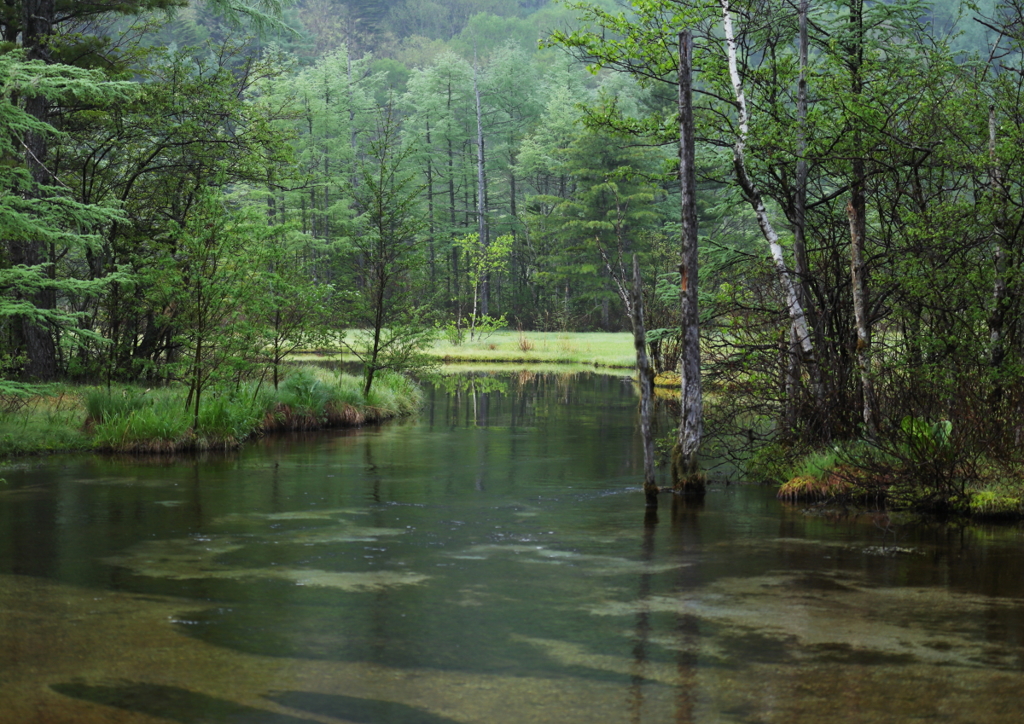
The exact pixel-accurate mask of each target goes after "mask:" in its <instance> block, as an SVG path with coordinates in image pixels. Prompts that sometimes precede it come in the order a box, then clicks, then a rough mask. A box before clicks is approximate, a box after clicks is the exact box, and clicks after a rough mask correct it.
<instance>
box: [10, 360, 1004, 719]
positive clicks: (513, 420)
mask: <svg viewBox="0 0 1024 724" xmlns="http://www.w3.org/2000/svg"><path fill="white" fill-rule="evenodd" d="M427 403H428V404H427V406H426V408H425V409H424V411H423V413H422V414H421V415H420V416H419V417H418V418H417V419H415V420H410V421H407V422H403V423H396V424H389V425H386V426H384V427H382V428H379V429H362V430H356V431H335V432H324V433H318V434H304V435H287V436H278V437H271V438H266V439H263V440H260V441H258V442H255V443H253V444H251V445H249V446H247V447H245V448H244V449H243V450H241V451H239V452H237V453H232V454H224V455H208V456H205V457H203V458H202V459H198V460H197V459H194V458H178V459H174V460H169V459H166V458H152V459H141V460H140V459H130V458H129V459H112V458H108V457H99V456H66V457H60V456H57V457H52V458H48V459H40V460H28V461H22V462H20V463H19V464H17V465H14V466H9V467H7V468H6V469H4V470H3V471H0V475H2V477H4V478H6V483H5V484H3V485H0V711H2V715H0V719H2V720H3V721H4V722H5V724H22V723H27V722H33V723H50V722H75V723H76V724H90V723H92V722H113V721H116V722H126V723H136V722H138V723H140V724H141V723H148V724H154V723H155V722H179V723H181V724H199V723H204V724H205V723H206V722H237V723H239V724H300V723H308V722H354V723H356V724H394V723H397V724H411V723H413V722H415V723H418V724H441V723H451V722H484V723H490V722H509V723H512V722H515V723H519V722H557V723H563V722H581V723H582V722H587V723H588V724H593V723H594V722H619V721H622V722H626V721H629V722H650V723H652V724H653V723H661V722H751V723H752V722H786V723H792V722H819V721H823V720H825V719H828V718H834V719H839V720H842V721H847V722H861V721H863V722H868V721H871V722H908V721H918V720H922V721H923V720H942V721H949V722H959V721H962V722H1009V721H1015V722H1016V721H1019V720H1020V716H1021V715H1020V708H1019V706H1020V705H1019V701H1020V692H1021V691H1022V690H1024V605H1022V603H1024V573H1022V572H1024V547H1022V542H1024V541H1022V538H1024V534H1022V531H1021V529H1020V528H1019V527H990V528H988V527H979V526H973V527H955V526H948V525H939V524H934V525H916V526H908V525H894V524H893V523H892V522H891V521H889V520H888V519H887V518H885V517H884V516H880V515H874V516H871V515H861V516H837V515H836V516H831V517H827V516H824V515H814V514H809V513H806V512H804V511H802V510H800V509H799V508H797V507H792V506H785V505H781V504H780V503H779V502H777V501H776V500H775V497H774V491H773V490H771V489H769V488H765V487H761V486H754V485H728V486H727V485H722V484H718V485H712V486H711V487H710V488H709V492H708V494H707V496H706V497H705V499H704V500H703V502H701V503H698V502H694V501H687V500H684V499H679V498H674V497H673V496H662V505H661V508H660V510H659V512H658V515H657V518H656V519H652V518H647V519H646V520H645V512H644V507H643V495H642V493H640V492H639V489H638V483H639V480H640V479H641V471H642V461H641V460H640V458H639V455H640V452H639V451H640V446H639V439H638V433H637V429H636V428H637V425H636V421H635V414H636V396H635V392H634V389H633V386H632V384H631V383H630V381H629V380H628V379H622V378H619V377H616V376H608V375H598V374H575V375H562V376H558V375H547V374H544V375H542V374H528V373H519V374H501V375H485V376H477V377H474V378H467V377H461V378H460V377H456V378H451V379H450V380H449V381H448V382H447V384H443V385H437V386H433V387H428V398H427Z"/></svg>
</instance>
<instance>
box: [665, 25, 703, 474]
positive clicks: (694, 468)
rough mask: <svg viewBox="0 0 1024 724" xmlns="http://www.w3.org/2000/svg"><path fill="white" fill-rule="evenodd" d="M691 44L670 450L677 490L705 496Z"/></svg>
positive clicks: (683, 49) (682, 91) (683, 86)
mask: <svg viewBox="0 0 1024 724" xmlns="http://www.w3.org/2000/svg"><path fill="white" fill-rule="evenodd" d="M691 53H692V41H691V37H690V33H689V31H686V32H683V33H680V34H679V185H680V197H681V207H682V208H681V221H682V239H681V249H680V252H681V253H680V262H679V283H680V291H681V294H680V304H681V307H682V338H683V352H682V355H681V360H680V369H679V372H680V377H681V381H680V403H681V405H680V415H679V433H678V435H677V438H676V444H675V447H674V448H673V450H672V484H673V487H675V489H676V490H679V491H685V492H694V493H702V492H704V476H703V475H702V474H701V472H700V468H699V465H698V461H697V452H698V451H699V449H700V443H701V438H702V437H703V435H704V398H703V395H702V392H701V371H700V329H699V317H698V314H697V189H696V186H697V182H696V173H695V169H694V166H695V151H694V131H693V98H692V93H693V91H692V68H693V66H692V55H691Z"/></svg>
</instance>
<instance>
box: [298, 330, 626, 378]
mask: <svg viewBox="0 0 1024 724" xmlns="http://www.w3.org/2000/svg"><path fill="white" fill-rule="evenodd" d="M424 352H426V354H427V355H428V356H429V357H430V358H431V359H433V360H434V361H435V362H437V363H439V364H463V363H482V364H491V363H494V364H527V365H534V364H559V365H563V364H571V365H582V366H585V367H590V368H594V367H611V368H618V369H632V368H633V367H634V366H635V365H636V353H635V352H634V350H633V337H632V335H631V334H628V333H626V332H514V331H507V330H506V331H500V332H494V333H492V334H490V335H488V336H487V337H484V338H482V339H481V338H477V339H475V340H472V341H470V340H469V339H468V335H467V339H465V340H464V341H463V342H462V343H461V344H452V343H450V342H448V341H447V340H445V339H444V338H443V337H438V338H437V339H436V340H435V341H434V343H433V344H432V345H431V346H430V347H429V348H427V349H426V350H424ZM340 358H341V360H342V361H350V356H349V355H347V354H343V355H341V356H340ZM291 359H294V360H296V361H303V360H313V359H317V360H323V359H334V360H338V359H339V357H338V356H334V355H330V356H325V355H314V354H296V355H293V356H292V357H291ZM353 361H354V360H353Z"/></svg>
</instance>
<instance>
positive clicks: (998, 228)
mask: <svg viewBox="0 0 1024 724" xmlns="http://www.w3.org/2000/svg"><path fill="white" fill-rule="evenodd" d="M988 151H989V159H990V161H989V163H990V164H991V167H990V171H989V186H990V187H989V190H990V192H991V194H992V202H993V206H994V209H993V211H994V213H995V224H994V228H993V236H994V237H995V244H994V248H993V250H992V255H993V259H992V262H993V266H994V267H995V281H994V283H993V289H992V313H991V314H990V315H989V318H988V329H989V364H991V366H992V368H993V369H999V368H1000V367H1002V365H1003V360H1004V359H1005V358H1006V347H1005V339H1004V338H1005V334H1006V331H1005V324H1006V308H1007V304H1008V301H1009V292H1008V289H1007V283H1006V265H1007V258H1006V257H1007V250H1006V244H1005V238H1006V230H1005V227H1004V223H1005V202H1004V200H1005V198H1006V197H1005V191H1004V189H1003V175H1002V170H1001V169H1000V166H999V159H998V157H997V155H996V109H995V106H990V107H989V111H988ZM993 395H994V396H995V397H996V398H998V397H999V396H1001V395H1002V386H1001V385H999V384H997V385H996V387H995V389H994V390H993Z"/></svg>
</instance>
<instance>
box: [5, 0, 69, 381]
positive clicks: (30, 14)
mask: <svg viewBox="0 0 1024 724" xmlns="http://www.w3.org/2000/svg"><path fill="white" fill-rule="evenodd" d="M22 10H23V14H22V46H23V47H24V48H25V50H26V54H27V56H28V58H29V60H42V61H44V62H46V63H50V62H52V58H51V57H50V50H49V47H48V45H47V43H48V42H49V36H50V34H51V33H52V32H53V22H54V17H55V13H56V10H55V8H54V0H24V1H23V5H22ZM24 103H25V111H26V112H27V113H29V114H30V115H32V116H33V117H34V118H36V119H38V120H40V121H42V122H44V123H48V122H49V107H48V105H47V101H46V99H45V98H44V97H43V96H41V95H36V96H26V97H25V100H24ZM23 140H24V144H25V162H26V165H27V166H28V168H29V171H30V172H31V174H32V181H33V182H34V188H33V189H32V191H31V192H30V193H31V194H33V195H39V194H41V193H42V191H41V190H40V188H39V187H41V186H49V185H50V184H51V183H52V181H53V179H52V177H51V174H50V171H49V169H47V167H46V157H47V152H48V149H47V143H46V137H45V136H43V135H42V134H39V133H26V134H25V137H24V139H23ZM8 251H9V259H10V262H11V264H12V265H17V264H24V265H26V266H36V265H38V264H45V263H47V262H48V261H49V258H48V254H47V249H46V246H45V245H44V244H43V243H42V242H40V241H38V240H30V239H23V240H17V241H12V242H10V243H9V246H8ZM50 274H51V276H52V274H53V270H52V269H51V270H50ZM30 301H31V302H32V304H33V305H34V306H35V307H37V308H39V309H52V308H53V307H54V306H55V305H56V299H55V298H54V295H53V293H52V292H51V291H40V292H38V293H36V294H33V295H32V296H31V298H30ZM20 332H21V341H22V342H23V344H24V345H25V352H26V357H27V362H26V364H25V370H24V374H25V376H26V377H27V378H29V379H34V380H40V381H49V380H54V379H56V378H57V345H56V343H55V341H54V338H53V334H52V333H51V331H50V330H49V329H48V328H47V327H46V326H45V325H43V324H40V323H37V322H33V321H32V320H30V319H28V318H22V320H21V324H20Z"/></svg>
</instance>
